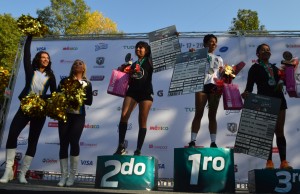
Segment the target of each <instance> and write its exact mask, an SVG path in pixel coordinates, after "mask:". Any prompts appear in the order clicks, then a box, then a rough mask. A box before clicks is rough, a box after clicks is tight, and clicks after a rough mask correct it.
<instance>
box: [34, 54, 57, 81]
mask: <svg viewBox="0 0 300 194" xmlns="http://www.w3.org/2000/svg"><path fill="white" fill-rule="evenodd" d="M44 53H45V54H47V55H48V57H49V64H48V66H47V67H46V68H45V72H46V75H47V76H49V77H51V76H54V74H53V71H52V69H51V64H52V62H51V59H50V55H49V53H47V52H46V51H40V52H38V53H37V54H36V55H35V56H34V58H33V61H32V67H33V69H34V70H36V69H39V68H40V66H41V63H40V60H41V56H42V54H44Z"/></svg>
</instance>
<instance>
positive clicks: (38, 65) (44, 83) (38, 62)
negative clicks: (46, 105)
mask: <svg viewBox="0 0 300 194" xmlns="http://www.w3.org/2000/svg"><path fill="white" fill-rule="evenodd" d="M31 41H32V36H28V37H27V39H26V42H25V47H24V69H25V78H26V82H25V87H24V89H23V90H22V92H21V94H20V95H19V99H20V100H21V99H22V98H24V97H25V96H27V95H28V94H29V93H30V92H34V93H36V94H39V95H42V97H44V98H46V97H47V96H49V95H46V92H47V90H48V88H49V87H50V91H51V93H52V92H55V91H56V80H55V76H54V74H53V71H52V69H51V60H50V56H49V54H48V53H47V52H45V51H40V52H38V53H37V54H36V55H35V57H34V59H33V61H32V64H31V53H30V46H31ZM45 120H46V117H45V116H40V117H31V116H28V115H25V114H24V113H23V111H22V110H21V108H19V110H18V111H17V113H16V115H15V116H14V118H13V120H12V123H11V125H10V129H9V134H8V138H7V142H6V167H5V172H4V175H3V176H2V178H1V179H0V182H1V183H7V182H8V181H10V180H12V178H13V170H12V166H13V164H14V158H15V155H16V148H17V139H18V137H19V135H20V133H21V132H22V130H23V129H24V128H25V126H26V125H27V123H28V122H30V126H29V136H28V148H27V151H26V155H25V157H24V159H23V163H22V166H21V168H20V173H19V181H20V183H27V181H26V179H25V174H26V172H27V170H28V169H29V167H30V164H31V161H32V159H33V157H34V155H35V153H36V146H37V143H38V140H39V137H40V134H41V131H42V128H43V126H44V123H45Z"/></svg>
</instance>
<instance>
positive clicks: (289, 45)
mask: <svg viewBox="0 0 300 194" xmlns="http://www.w3.org/2000/svg"><path fill="white" fill-rule="evenodd" d="M285 46H286V48H300V44H286V45H285Z"/></svg>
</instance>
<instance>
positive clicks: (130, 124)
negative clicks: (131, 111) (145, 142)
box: [117, 123, 132, 133]
mask: <svg viewBox="0 0 300 194" xmlns="http://www.w3.org/2000/svg"><path fill="white" fill-rule="evenodd" d="M117 128H118V133H119V124H118V125H117ZM131 129H132V123H128V124H127V130H131Z"/></svg>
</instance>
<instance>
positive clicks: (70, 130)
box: [58, 114, 85, 159]
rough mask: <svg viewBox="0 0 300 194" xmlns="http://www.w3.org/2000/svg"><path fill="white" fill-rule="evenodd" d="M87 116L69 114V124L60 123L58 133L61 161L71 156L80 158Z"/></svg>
mask: <svg viewBox="0 0 300 194" xmlns="http://www.w3.org/2000/svg"><path fill="white" fill-rule="evenodd" d="M84 123H85V115H80V114H67V122H63V121H59V122H58V133H59V141H60V149H59V159H64V158H68V155H69V154H68V150H69V145H70V155H71V156H79V151H80V147H79V140H80V137H81V134H82V131H83V128H84Z"/></svg>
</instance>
